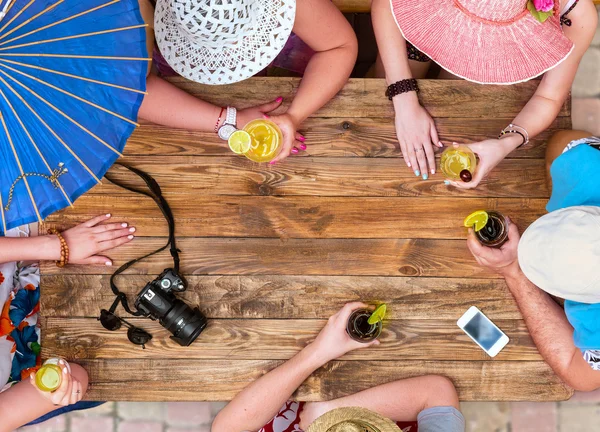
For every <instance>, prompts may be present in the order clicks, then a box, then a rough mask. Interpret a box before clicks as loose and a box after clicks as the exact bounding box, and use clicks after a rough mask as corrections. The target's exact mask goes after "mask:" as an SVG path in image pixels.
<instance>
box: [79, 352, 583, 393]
mask: <svg viewBox="0 0 600 432" xmlns="http://www.w3.org/2000/svg"><path fill="white" fill-rule="evenodd" d="M80 363H81V364H82V365H83V366H84V367H85V368H86V369H87V370H88V371H90V378H91V385H90V391H89V393H88V398H89V399H93V400H108V399H109V398H111V397H114V396H115V395H119V398H120V399H123V400H148V399H149V396H151V397H152V398H153V400H165V401H183V400H189V401H196V400H205V401H221V400H230V399H231V398H233V397H234V396H235V395H236V394H237V393H238V392H239V391H240V390H242V389H243V388H244V387H246V386H247V385H248V384H249V383H251V382H253V381H255V380H256V379H257V378H259V377H261V376H263V375H264V374H265V373H266V372H268V371H269V370H271V369H273V368H275V367H277V366H279V365H280V364H281V363H282V361H281V360H279V361H273V360H227V359H222V360H219V361H218V362H215V361H213V360H187V359H185V360H163V359H152V360H146V359H144V360H124V359H115V360H83V361H80ZM428 373H429V374H441V375H445V376H447V377H449V378H450V379H452V381H453V382H454V384H455V385H456V387H457V389H458V393H459V395H460V398H461V400H464V401H480V400H491V401H552V400H565V399H568V398H569V397H571V395H572V394H573V391H572V390H571V389H569V388H568V387H566V386H565V385H564V384H563V383H562V382H561V381H560V380H559V379H558V378H557V377H556V375H554V373H553V372H552V371H551V370H550V368H549V367H548V365H547V364H546V363H544V362H538V361H530V362H512V361H497V362H496V361H494V362H489V361H488V362H473V361H439V360H406V361H403V362H402V363H401V364H399V363H398V362H396V361H389V360H387V361H369V360H366V359H365V360H364V361H333V362H330V363H328V364H327V365H325V366H324V367H322V368H321V369H318V370H317V371H316V372H315V373H314V374H313V375H312V376H311V377H310V378H308V379H307V380H306V381H305V382H304V383H303V384H302V386H301V387H300V388H299V389H298V391H297V392H296V393H295V394H294V397H295V398H296V399H298V400H306V401H316V400H330V399H334V398H337V397H341V396H345V395H348V394H352V393H356V392H358V391H361V390H364V389H367V388H370V387H373V386H375V385H379V384H384V383H387V382H389V381H392V380H396V379H402V378H410V377H414V376H419V375H422V374H428ZM517 378H518V379H517Z"/></svg>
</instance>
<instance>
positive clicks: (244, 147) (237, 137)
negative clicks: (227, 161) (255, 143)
mask: <svg viewBox="0 0 600 432" xmlns="http://www.w3.org/2000/svg"><path fill="white" fill-rule="evenodd" d="M251 142H252V138H250V134H249V133H248V132H246V131H244V130H236V131H235V132H234V133H232V134H231V135H230V136H229V139H228V140H227V143H228V144H229V148H230V149H231V151H232V152H234V153H235V154H239V155H241V154H245V153H247V152H248V151H249V150H250V143H251Z"/></svg>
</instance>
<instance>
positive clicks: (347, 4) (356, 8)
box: [333, 0, 600, 13]
mask: <svg viewBox="0 0 600 432" xmlns="http://www.w3.org/2000/svg"><path fill="white" fill-rule="evenodd" d="M598 1H600V0H598ZM333 3H334V4H335V5H336V6H337V7H338V9H339V10H341V11H342V12H344V13H369V12H371V0H333Z"/></svg>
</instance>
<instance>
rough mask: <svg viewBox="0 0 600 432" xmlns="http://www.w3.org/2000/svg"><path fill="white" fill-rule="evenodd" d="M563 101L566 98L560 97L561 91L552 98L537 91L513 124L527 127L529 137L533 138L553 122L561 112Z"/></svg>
mask: <svg viewBox="0 0 600 432" xmlns="http://www.w3.org/2000/svg"><path fill="white" fill-rule="evenodd" d="M563 103H564V98H562V97H560V92H557V95H556V96H553V97H552V98H548V97H545V96H542V95H540V94H537V93H536V94H534V95H533V97H532V98H531V99H530V100H529V102H527V105H525V107H523V109H522V110H521V112H520V113H519V114H518V115H517V116H516V117H515V119H514V120H513V124H516V125H518V126H521V127H522V128H525V130H526V131H527V133H528V134H529V138H533V137H535V136H536V135H538V134H540V133H541V132H543V131H545V130H546V129H547V128H548V127H549V126H550V125H551V124H552V122H553V121H554V119H556V116H558V114H559V113H560V110H561V108H562V105H563Z"/></svg>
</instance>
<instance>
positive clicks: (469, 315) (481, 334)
mask: <svg viewBox="0 0 600 432" xmlns="http://www.w3.org/2000/svg"><path fill="white" fill-rule="evenodd" d="M456 324H458V326H459V327H460V328H461V329H462V331H464V332H465V333H466V334H467V335H468V336H469V337H470V338H471V339H473V341H474V342H475V343H476V344H477V345H479V347H480V348H481V349H482V350H484V351H485V352H486V353H487V354H488V355H489V356H490V357H495V356H496V355H497V354H498V353H499V352H500V350H502V348H504V347H505V346H506V344H507V343H508V336H506V335H505V334H504V333H503V332H502V330H500V329H499V328H498V327H497V326H496V324H494V323H493V322H491V321H490V319H489V318H488V317H486V316H485V315H484V314H483V313H482V312H481V311H480V310H479V309H477V308H476V307H475V306H471V307H470V308H469V310H468V311H466V312H465V314H464V315H463V316H462V317H461V318H460V319H459V320H458V321H457V322H456Z"/></svg>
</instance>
